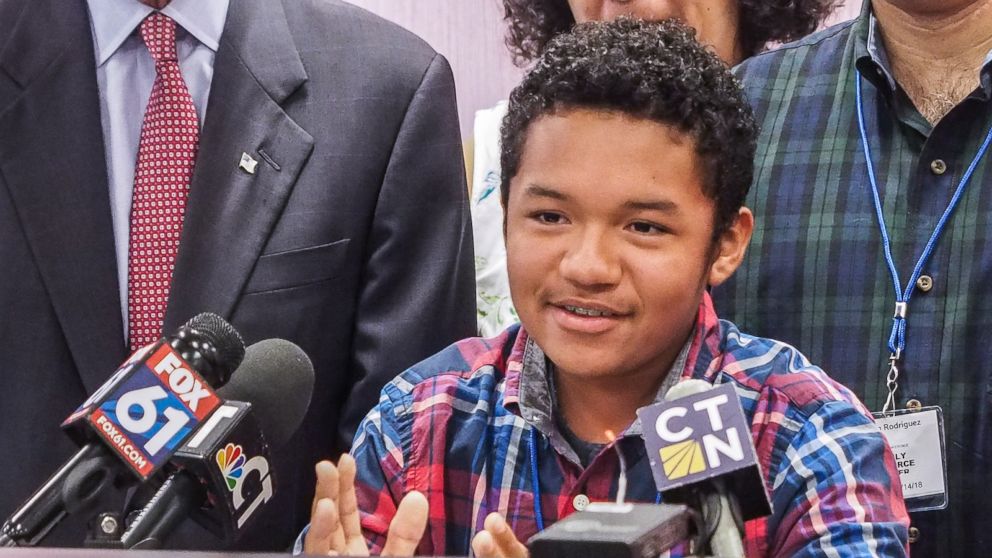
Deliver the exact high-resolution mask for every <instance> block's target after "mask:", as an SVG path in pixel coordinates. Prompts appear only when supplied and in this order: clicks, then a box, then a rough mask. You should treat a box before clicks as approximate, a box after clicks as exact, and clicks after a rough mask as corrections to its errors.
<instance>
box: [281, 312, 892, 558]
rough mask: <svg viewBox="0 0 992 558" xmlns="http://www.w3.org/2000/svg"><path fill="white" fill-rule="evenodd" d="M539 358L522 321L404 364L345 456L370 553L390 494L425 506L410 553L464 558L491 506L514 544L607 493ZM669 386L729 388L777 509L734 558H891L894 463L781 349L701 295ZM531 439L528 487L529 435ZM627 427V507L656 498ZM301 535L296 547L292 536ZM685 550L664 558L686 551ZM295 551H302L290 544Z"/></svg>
mask: <svg viewBox="0 0 992 558" xmlns="http://www.w3.org/2000/svg"><path fill="white" fill-rule="evenodd" d="M546 363H547V358H546V356H545V355H544V352H543V351H542V350H541V349H540V347H538V345H537V343H536V342H535V341H534V340H533V339H532V338H530V337H528V335H527V332H526V331H525V330H523V329H521V328H520V326H512V327H511V328H509V329H508V330H506V331H505V332H504V333H503V334H501V335H500V336H498V337H495V338H492V339H467V340H464V341H461V342H459V343H456V344H455V345H452V346H451V347H449V348H447V349H445V350H444V351H442V352H441V353H438V354H437V355H435V356H433V357H431V358H429V359H427V360H425V361H423V362H422V363H420V364H418V365H416V366H414V367H413V368H411V369H409V370H407V371H406V372H404V373H403V374H401V375H400V376H399V377H397V378H396V379H395V380H394V381H393V382H391V383H390V384H388V385H387V386H386V387H385V388H384V389H383V392H382V397H381V398H380V401H379V404H378V405H377V406H376V407H375V408H374V409H373V410H372V412H371V413H369V415H368V416H367V417H366V419H365V420H364V421H363V423H362V425H361V427H360V428H359V431H358V434H357V436H356V438H355V443H354V446H353V449H352V452H351V453H352V455H354V456H355V460H356V461H357V463H358V476H357V479H356V489H357V492H358V504H359V509H361V510H362V512H363V513H362V526H363V528H364V532H365V535H366V538H367V539H368V541H369V542H370V546H371V548H372V553H373V555H374V554H376V553H378V552H379V551H380V550H381V548H382V545H383V543H384V539H385V534H386V532H387V530H388V528H389V522H390V520H391V519H392V518H393V515H394V514H395V513H396V506H397V504H398V503H399V501H400V500H401V499H402V497H403V495H404V494H405V493H407V492H409V491H411V490H419V491H420V492H422V493H423V494H424V495H425V496H426V497H427V501H428V504H429V506H430V509H431V514H430V518H429V520H428V525H427V533H426V536H425V539H424V541H423V543H422V544H421V546H420V547H419V548H418V554H421V555H466V554H468V552H469V549H470V544H471V539H472V537H473V536H474V535H475V534H476V533H477V532H478V531H479V530H480V529H481V528H482V524H483V521H484V520H485V518H486V516H487V515H488V514H489V513H490V512H496V511H498V512H501V513H503V514H504V515H505V516H506V517H507V518H508V522H509V524H510V526H511V528H512V529H513V531H514V533H515V534H516V535H517V537H518V538H519V539H520V540H523V541H526V540H527V539H528V538H529V537H530V536H532V535H533V534H534V533H535V532H536V530H537V524H536V520H535V513H534V498H535V493H536V492H539V493H540V505H541V510H542V515H543V517H544V523H545V526H548V525H551V524H552V523H554V522H555V521H557V520H558V519H560V518H562V517H565V516H567V515H569V514H571V513H573V512H574V511H575V508H576V507H577V505H579V504H581V503H583V502H584V499H583V498H579V496H586V497H588V499H589V500H590V501H593V502H602V501H611V500H613V499H614V498H615V497H616V491H617V475H618V472H619V459H618V457H617V455H616V452H615V450H614V448H613V447H609V448H607V449H605V450H604V451H601V452H600V453H599V454H598V455H597V456H595V457H594V458H593V459H592V461H591V462H590V463H589V464H588V466H587V467H583V466H582V465H581V464H580V463H579V459H578V456H577V455H576V454H575V452H574V450H573V449H572V448H570V447H569V446H568V444H567V443H566V441H565V439H564V438H563V437H562V436H561V434H560V432H558V431H557V430H556V429H555V424H554V422H555V421H554V420H552V417H551V416H549V413H551V412H553V408H554V402H553V400H552V395H551V390H550V389H549V383H548V380H547V369H548V368H547V364H546ZM673 371H674V374H672V373H670V374H669V376H670V377H674V378H676V379H677V378H681V377H689V376H691V377H696V378H702V379H705V380H707V381H709V382H712V383H730V384H732V385H733V386H734V387H735V389H736V390H737V393H738V395H739V396H740V400H741V403H742V405H743V407H744V413H745V416H746V417H747V418H748V420H749V421H750V422H751V432H752V433H753V436H754V443H755V447H756V451H757V455H758V458H759V461H760V464H761V470H762V472H763V474H764V479H765V483H766V485H767V486H768V487H769V489H770V490H771V493H772V505H773V507H774V510H775V513H774V514H773V515H772V516H770V517H768V518H763V519H758V520H754V521H750V522H748V523H747V526H746V531H747V534H746V536H745V549H746V551H747V556H749V557H751V558H761V557H766V556H776V557H778V556H782V557H785V556H789V557H794V556H800V557H805V556H809V557H813V556H825V555H826V556H831V555H839V556H887V557H888V556H892V557H895V556H904V555H905V547H906V545H907V544H908V543H907V542H906V541H907V539H908V531H907V529H908V527H909V524H908V517H907V516H906V513H905V508H904V507H903V504H902V500H901V493H900V492H899V491H898V489H897V490H896V491H893V490H892V488H891V487H892V486H893V484H896V475H897V473H896V469H895V461H894V459H893V457H892V453H891V452H890V451H889V450H888V447H887V446H886V445H885V443H884V441H883V438H882V434H881V433H880V432H879V430H878V428H877V427H876V426H875V425H874V424H873V423H872V422H871V420H870V418H869V417H868V416H867V411H866V410H865V409H864V407H863V406H862V405H861V404H860V403H859V402H858V401H857V400H856V398H854V396H853V395H852V394H851V393H850V392H849V391H848V390H846V389H844V388H843V387H841V386H839V385H837V384H836V383H834V382H833V381H831V380H830V379H829V378H828V377H827V376H826V375H825V374H823V372H822V371H820V370H819V369H818V368H816V367H814V366H812V365H810V364H809V362H808V361H806V359H805V357H803V356H802V355H801V354H799V353H798V352H797V351H796V350H795V349H793V348H792V347H790V346H788V345H784V344H782V343H778V342H775V341H771V340H768V339H759V338H755V337H751V336H748V335H745V334H743V333H741V332H740V331H738V330H737V328H736V327H735V326H734V325H733V324H731V323H729V322H725V321H720V320H718V319H717V317H716V314H715V313H714V311H713V308H712V305H711V303H710V301H709V298H708V296H707V297H704V300H703V302H702V304H701V305H700V310H699V314H698V317H697V324H696V328H695V331H694V333H693V336H692V339H691V343H690V344H689V345H688V346H687V347H686V349H685V350H684V351H683V356H681V357H680V359H679V360H678V362H677V364H676V365H675V366H674V367H673ZM664 391H665V388H664V387H662V389H661V390H660V391H659V397H661V395H662V393H664ZM532 429H536V431H537V435H536V455H535V456H534V457H536V461H537V467H538V479H539V481H538V482H539V484H540V487H539V488H540V490H539V491H538V490H535V487H534V486H533V482H532V477H531V457H532V456H531V455H530V454H529V449H528V446H529V443H528V439H529V436H530V433H531V430H532ZM641 432H642V430H641V426H640V423H639V422H635V423H634V424H633V425H631V427H630V428H628V429H627V430H626V431H625V432H623V433H622V434H621V435H620V436H619V437H618V438H617V440H616V442H615V443H616V444H618V445H619V449H620V451H623V452H624V460H625V461H626V463H627V477H628V487H627V488H628V489H627V499H628V501H633V502H646V503H651V502H654V501H655V498H656V496H657V492H656V489H655V484H654V479H653V477H652V474H651V465H650V460H649V459H648V456H647V451H646V450H645V446H644V441H643V438H642V437H641ZM301 540H302V539H301ZM684 546H685V545H681V546H680V547H679V548H676V549H673V551H672V554H671V556H672V557H679V556H684V555H685V552H686V549H685V548H684ZM296 550H297V551H300V550H302V545H301V544H299V542H298V544H297V549H296Z"/></svg>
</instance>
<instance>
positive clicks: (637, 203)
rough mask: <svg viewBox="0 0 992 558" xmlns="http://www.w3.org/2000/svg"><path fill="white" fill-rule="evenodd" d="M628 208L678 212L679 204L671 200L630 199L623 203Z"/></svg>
mask: <svg viewBox="0 0 992 558" xmlns="http://www.w3.org/2000/svg"><path fill="white" fill-rule="evenodd" d="M623 206H624V207H625V208H627V209H635V210H654V211H664V212H665V213H678V212H679V206H678V204H676V203H675V202H673V201H671V200H630V201H628V202H626V203H624V204H623Z"/></svg>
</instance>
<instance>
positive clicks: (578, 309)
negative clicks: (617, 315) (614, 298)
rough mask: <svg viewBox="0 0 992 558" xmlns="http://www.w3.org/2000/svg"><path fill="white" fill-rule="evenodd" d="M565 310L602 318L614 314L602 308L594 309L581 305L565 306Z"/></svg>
mask: <svg viewBox="0 0 992 558" xmlns="http://www.w3.org/2000/svg"><path fill="white" fill-rule="evenodd" d="M565 310H568V311H569V312H571V313H573V314H578V315H580V316H589V317H590V318H600V317H603V316H612V315H613V314H611V313H609V312H603V311H601V310H592V309H590V308H581V307H579V306H565Z"/></svg>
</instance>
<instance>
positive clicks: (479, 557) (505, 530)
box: [472, 513, 528, 558]
mask: <svg viewBox="0 0 992 558" xmlns="http://www.w3.org/2000/svg"><path fill="white" fill-rule="evenodd" d="M483 527H484V529H483V530H482V531H479V532H478V533H476V534H475V538H473V539H472V552H473V553H474V554H475V556H476V558H527V556H528V552H527V547H526V546H524V544H523V543H522V542H520V541H518V540H517V536H516V535H514V534H513V530H512V529H510V526H509V525H507V524H506V520H505V519H503V516H502V515H500V514H498V513H491V514H489V515H488V516H486V522H485V524H484V525H483Z"/></svg>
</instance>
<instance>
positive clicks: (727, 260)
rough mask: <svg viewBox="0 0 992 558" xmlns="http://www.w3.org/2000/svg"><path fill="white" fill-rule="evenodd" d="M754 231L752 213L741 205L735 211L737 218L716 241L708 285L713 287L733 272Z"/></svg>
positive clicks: (742, 256)
mask: <svg viewBox="0 0 992 558" xmlns="http://www.w3.org/2000/svg"><path fill="white" fill-rule="evenodd" d="M753 231H754V215H752V214H751V210H750V209H748V208H746V207H742V208H740V209H739V210H738V211H737V219H735V220H734V222H733V223H731V224H730V226H729V227H727V230H726V231H724V232H723V234H722V235H720V238H719V239H717V241H716V250H715V255H714V258H713V263H712V264H711V265H710V274H709V285H710V286H711V287H715V286H717V285H719V284H721V283H723V282H724V281H726V280H727V279H728V278H730V276H731V275H733V274H734V272H735V271H737V268H738V267H739V266H740V265H741V262H742V261H744V254H745V253H746V252H747V245H748V243H750V242H751V233H752V232H753Z"/></svg>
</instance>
